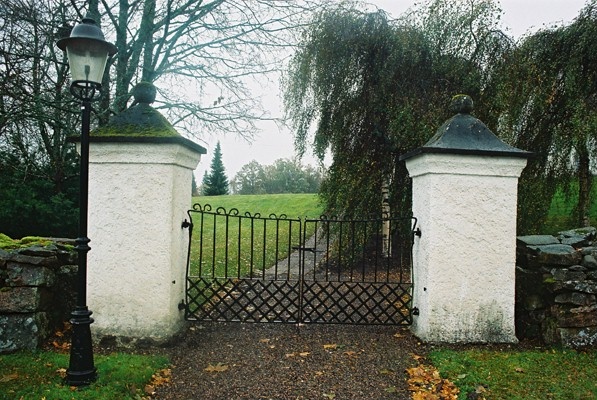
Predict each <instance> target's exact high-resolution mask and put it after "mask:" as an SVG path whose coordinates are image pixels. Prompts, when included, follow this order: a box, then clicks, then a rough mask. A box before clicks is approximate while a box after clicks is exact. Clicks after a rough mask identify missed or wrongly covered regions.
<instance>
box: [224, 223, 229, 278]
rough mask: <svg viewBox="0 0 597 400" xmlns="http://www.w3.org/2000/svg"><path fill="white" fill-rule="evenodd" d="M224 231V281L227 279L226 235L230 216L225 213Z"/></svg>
mask: <svg viewBox="0 0 597 400" xmlns="http://www.w3.org/2000/svg"><path fill="white" fill-rule="evenodd" d="M225 221H226V230H225V231H224V271H225V272H224V273H225V277H226V279H228V240H229V239H228V238H229V235H228V233H229V232H230V228H229V225H228V224H229V223H230V216H229V215H228V213H226V220H225Z"/></svg>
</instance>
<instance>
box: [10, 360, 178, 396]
mask: <svg viewBox="0 0 597 400" xmlns="http://www.w3.org/2000/svg"><path fill="white" fill-rule="evenodd" d="M94 361H95V366H96V368H97V370H98V380H97V381H96V382H95V383H93V384H91V385H90V386H87V387H79V388H75V387H69V386H66V385H64V384H63V377H64V374H65V373H66V368H67V367H68V363H69V355H68V354H64V353H57V352H53V351H39V352H18V353H14V354H8V355H0V399H2V400H4V399H6V400H8V399H10V400H15V399H16V400H18V399H23V400H30V399H31V400H33V399H35V400H41V399H45V400H68V399H77V400H79V399H102V400H108V399H119V400H127V399H134V400H139V399H141V398H143V396H147V393H146V390H147V391H151V388H150V387H146V385H149V384H150V383H152V376H153V375H154V374H158V372H159V371H163V370H164V369H165V368H166V367H167V366H168V359H167V358H166V357H163V356H159V355H135V354H124V353H115V354H110V355H99V356H97V355H96V356H95V357H94ZM158 375H159V374H158Z"/></svg>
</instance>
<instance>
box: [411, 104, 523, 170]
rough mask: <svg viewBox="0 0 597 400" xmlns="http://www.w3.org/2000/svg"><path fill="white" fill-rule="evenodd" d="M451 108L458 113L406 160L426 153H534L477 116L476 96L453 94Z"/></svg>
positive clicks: (509, 155)
mask: <svg viewBox="0 0 597 400" xmlns="http://www.w3.org/2000/svg"><path fill="white" fill-rule="evenodd" d="M450 109H451V110H452V111H454V112H456V113H457V114H456V115H454V116H453V117H452V118H450V119H448V120H447V121H446V122H444V124H443V125H442V126H441V127H440V128H439V129H438V130H437V132H436V133H435V135H434V136H433V137H432V138H431V139H430V140H429V141H428V142H427V143H426V144H425V145H424V146H423V147H419V148H418V149H415V150H413V151H411V152H408V153H406V154H403V155H402V156H400V160H406V159H409V158H411V157H414V156H416V155H419V154H423V153H444V154H463V155H467V154H468V155H481V156H502V157H520V158H529V157H530V156H531V155H532V153H531V152H528V151H525V150H521V149H517V148H516V147H512V146H510V145H508V144H506V143H504V142H503V141H502V140H501V139H500V138H498V137H497V136H496V135H495V134H494V133H493V132H491V131H490V130H489V128H487V126H486V125H485V124H484V123H483V122H481V121H480V120H478V119H477V118H475V117H473V116H472V115H471V114H470V113H471V111H473V100H472V99H471V97H470V96H468V95H457V96H454V97H453V98H452V103H451V105H450Z"/></svg>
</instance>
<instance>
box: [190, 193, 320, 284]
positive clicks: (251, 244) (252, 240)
mask: <svg viewBox="0 0 597 400" xmlns="http://www.w3.org/2000/svg"><path fill="white" fill-rule="evenodd" d="M193 201H194V203H196V204H200V205H201V206H202V207H204V206H205V205H206V204H209V205H210V206H211V212H212V213H214V215H208V214H205V215H204V219H203V220H201V215H200V214H198V213H191V214H192V217H193V224H194V227H193V236H192V246H191V274H192V275H197V276H211V275H212V274H213V275H215V276H219V277H223V276H227V277H228V276H239V277H240V276H245V275H247V274H251V273H253V272H254V271H255V270H260V271H263V270H265V269H267V268H269V267H270V266H272V265H274V264H275V263H276V261H277V260H281V259H284V258H286V257H287V256H288V254H289V253H290V252H292V251H293V250H292V247H295V246H297V245H299V244H300V238H301V235H303V234H305V233H304V232H301V231H300V230H299V228H300V224H299V222H298V219H299V218H301V219H305V218H307V217H308V218H317V217H319V215H320V214H321V209H322V208H321V205H320V204H319V200H318V198H317V195H315V194H276V195H232V196H209V197H207V196H204V197H195V198H194V199H193ZM218 208H222V209H224V210H226V212H227V213H230V211H231V210H232V209H236V210H238V213H237V215H238V216H236V215H235V216H232V217H229V218H228V217H227V215H226V213H225V212H222V213H220V212H217V210H218ZM247 213H248V214H247ZM257 214H259V215H260V216H261V217H260V218H251V217H254V216H256V215H257ZM247 215H249V216H250V217H248V216H247ZM270 216H272V217H274V219H270V218H269V217H270ZM281 216H286V218H285V219H278V218H280V217H281ZM306 234H307V235H310V234H312V232H306ZM199 259H201V263H199ZM199 266H201V270H199Z"/></svg>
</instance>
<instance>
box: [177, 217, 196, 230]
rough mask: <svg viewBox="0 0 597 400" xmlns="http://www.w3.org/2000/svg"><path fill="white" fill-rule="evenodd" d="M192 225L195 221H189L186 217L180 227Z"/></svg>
mask: <svg viewBox="0 0 597 400" xmlns="http://www.w3.org/2000/svg"><path fill="white" fill-rule="evenodd" d="M192 226H193V223H192V222H189V221H187V219H186V218H185V220H184V221H182V225H181V226H180V227H181V228H182V229H184V228H189V227H192Z"/></svg>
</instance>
